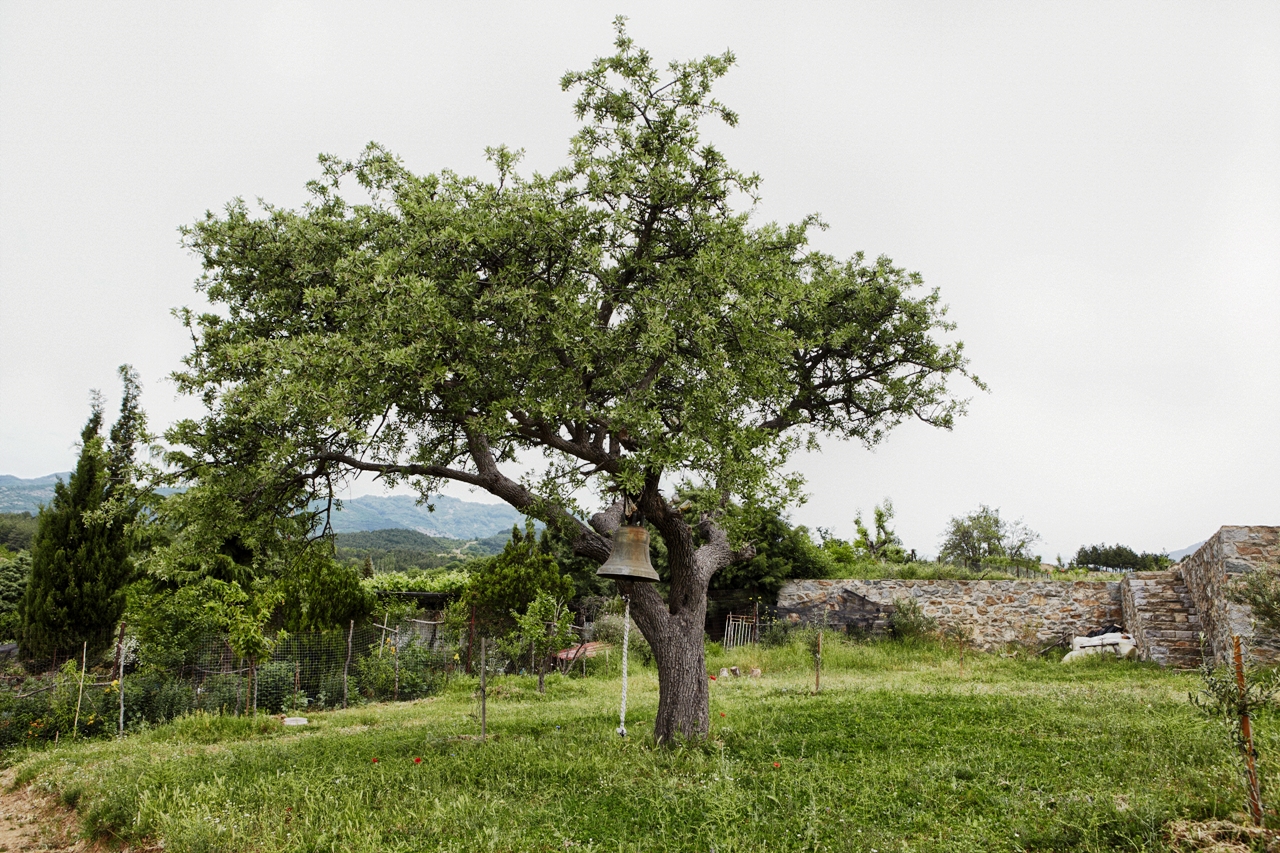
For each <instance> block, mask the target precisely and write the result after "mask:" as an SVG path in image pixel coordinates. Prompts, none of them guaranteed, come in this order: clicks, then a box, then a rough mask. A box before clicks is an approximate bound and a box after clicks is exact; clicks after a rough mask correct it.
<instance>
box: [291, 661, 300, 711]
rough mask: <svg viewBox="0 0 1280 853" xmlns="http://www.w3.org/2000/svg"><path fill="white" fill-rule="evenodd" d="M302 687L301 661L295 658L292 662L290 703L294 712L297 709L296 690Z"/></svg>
mask: <svg viewBox="0 0 1280 853" xmlns="http://www.w3.org/2000/svg"><path fill="white" fill-rule="evenodd" d="M301 689H302V661H300V660H295V661H294V662H293V700H292V701H290V703H289V704H290V705H291V706H292V707H293V710H294V713H297V711H298V691H300V690H301Z"/></svg>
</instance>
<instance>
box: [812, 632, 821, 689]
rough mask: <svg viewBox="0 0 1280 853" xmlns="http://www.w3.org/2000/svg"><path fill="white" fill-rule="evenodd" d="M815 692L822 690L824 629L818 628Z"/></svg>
mask: <svg viewBox="0 0 1280 853" xmlns="http://www.w3.org/2000/svg"><path fill="white" fill-rule="evenodd" d="M813 692H814V693H820V692H822V629H821V628H819V629H818V651H817V653H816V654H815V655H814V656H813Z"/></svg>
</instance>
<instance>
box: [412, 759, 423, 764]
mask: <svg viewBox="0 0 1280 853" xmlns="http://www.w3.org/2000/svg"><path fill="white" fill-rule="evenodd" d="M413 763H414V764H421V763H422V759H421V758H415V759H413Z"/></svg>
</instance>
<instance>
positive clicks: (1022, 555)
mask: <svg viewBox="0 0 1280 853" xmlns="http://www.w3.org/2000/svg"><path fill="white" fill-rule="evenodd" d="M1039 541H1040V534H1038V533H1036V532H1035V531H1034V530H1032V529H1030V528H1029V527H1027V526H1026V525H1025V524H1023V523H1022V521H1021V519H1019V520H1017V521H1007V520H1005V519H1003V518H1001V517H1000V510H999V508H996V509H992V508H991V507H989V506H987V505H986V504H983V505H981V506H979V507H978V508H977V509H976V510H974V511H973V512H971V513H969V514H968V515H964V516H955V517H953V518H952V519H951V521H949V522H948V523H947V529H946V532H945V533H944V534H943V538H942V549H941V551H940V552H939V554H938V556H939V558H941V559H942V560H946V561H950V562H955V563H961V564H963V565H966V566H969V567H970V568H975V569H976V568H980V567H981V566H982V565H983V563H985V562H988V561H991V560H1000V559H1009V560H1031V559H1038V558H1035V557H1034V555H1033V554H1032V553H1031V548H1032V546H1033V545H1035V544H1036V542H1039Z"/></svg>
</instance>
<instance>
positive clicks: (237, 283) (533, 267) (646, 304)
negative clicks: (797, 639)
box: [170, 23, 965, 742]
mask: <svg viewBox="0 0 1280 853" xmlns="http://www.w3.org/2000/svg"><path fill="white" fill-rule="evenodd" d="M616 47H617V52H616V53H615V54H614V55H612V56H608V57H604V58H600V59H597V60H596V61H595V62H594V63H593V64H592V65H591V67H590V68H589V69H588V70H586V71H583V72H577V73H569V74H566V75H565V77H564V78H563V81H562V85H563V87H564V88H565V89H566V90H570V89H572V90H576V91H577V93H578V96H577V102H576V112H577V115H578V117H579V118H580V119H582V120H583V123H582V127H581V129H580V130H579V131H578V133H577V134H576V135H575V136H574V137H573V139H572V143H571V147H570V154H569V160H568V163H567V165H565V166H564V167H563V168H561V169H559V170H558V171H556V172H553V173H552V174H550V175H540V174H535V175H532V176H530V177H522V176H521V175H520V174H518V173H517V171H516V166H517V162H518V155H517V154H515V153H513V152H511V151H510V150H508V149H505V148H499V149H494V150H492V151H490V159H491V161H492V162H493V164H494V166H495V171H496V178H495V179H494V180H492V181H484V180H481V179H478V178H472V177H461V176H458V175H456V174H454V173H451V172H447V171H445V172H441V173H439V174H431V175H425V176H420V175H416V174H413V173H411V172H410V171H408V170H407V169H406V168H405V167H404V166H403V165H402V164H401V163H400V162H399V161H398V160H396V159H395V158H394V157H392V156H390V155H389V154H387V153H386V152H385V151H383V150H382V149H381V148H378V147H376V146H370V148H369V149H367V150H366V151H365V153H364V154H363V156H361V157H360V158H358V159H357V160H356V161H354V162H343V161H339V160H337V159H334V158H327V157H326V158H322V163H323V164H324V175H323V178H322V179H321V180H318V181H315V182H313V183H312V184H311V185H310V189H311V192H312V200H311V202H310V203H309V204H308V205H307V206H306V207H305V208H304V209H302V210H299V211H294V210H284V209H279V208H275V207H269V206H268V207H266V209H265V211H264V212H263V213H262V214H255V213H253V212H252V211H251V210H250V209H249V207H248V206H247V205H245V204H244V203H243V202H240V201H236V202H234V203H232V204H230V205H229V206H228V207H227V208H226V211H225V213H223V214H222V215H215V214H207V215H206V217H205V218H204V219H202V220H201V221H199V222H198V223H196V224H195V225H193V226H191V227H190V228H188V229H186V232H185V235H186V237H185V239H186V243H187V245H188V246H189V247H190V248H191V249H192V250H194V252H196V253H197V254H198V255H199V256H200V257H201V258H202V259H203V262H204V269H205V274H204V276H203V278H202V280H201V282H200V284H199V285H198V287H199V289H200V290H202V291H203V292H204V294H205V295H206V296H207V298H208V299H209V300H210V302H212V303H213V304H214V305H216V306H220V307H219V310H218V311H216V312H214V313H204V314H197V313H195V312H190V311H188V312H184V314H183V317H184V319H185V321H186V323H187V325H188V326H189V327H190V329H191V332H192V334H193V337H194V339H195V346H194V350H193V351H192V353H191V354H190V355H189V356H188V357H187V359H186V365H187V369H186V370H185V371H183V372H181V373H180V374H178V376H177V379H178V381H179V383H180V385H181V387H182V388H184V389H185V390H186V391H188V392H191V393H195V394H200V395H202V396H203V398H204V401H205V403H206V404H207V406H208V408H209V413H208V415H207V416H205V417H204V418H202V419H200V420H193V421H187V422H184V423H181V424H179V425H177V426H176V427H175V428H174V429H173V431H172V432H171V434H170V438H171V440H172V441H174V442H175V443H176V444H178V445H182V446H183V448H184V449H183V450H182V451H181V452H178V453H176V454H175V456H174V459H175V461H177V462H178V463H179V467H180V471H181V474H180V476H184V477H188V478H196V479H199V480H200V481H201V482H202V483H205V484H210V485H211V486H212V487H214V488H217V489H220V490H223V491H224V492H225V493H226V494H227V496H228V498H230V499H232V501H229V502H228V503H229V505H230V503H232V502H234V506H235V507H237V509H236V512H237V513H240V514H242V515H243V516H244V517H246V518H249V517H266V516H268V515H271V514H275V515H276V516H281V515H284V516H290V517H297V516H298V515H300V514H305V512H306V511H307V507H308V506H309V502H311V501H314V500H316V499H317V498H319V499H321V500H323V501H326V502H327V501H328V500H329V499H331V496H332V494H333V490H334V489H335V488H338V487H340V486H341V484H342V483H343V480H344V478H346V477H348V476H350V475H351V474H352V473H353V472H374V473H375V474H377V475H378V476H380V477H382V478H383V479H384V480H386V481H387V482H389V483H397V482H402V481H405V482H409V483H412V484H413V485H414V486H415V487H416V488H417V489H418V490H419V491H420V492H421V493H422V494H423V496H424V497H425V496H427V495H429V494H430V493H432V492H433V491H435V490H437V489H438V488H439V487H440V484H441V482H442V481H444V480H451V481H455V482H458V483H464V484H467V485H470V486H473V487H477V488H481V489H484V490H486V491H488V492H490V493H491V494H493V495H496V496H498V497H499V498H501V499H503V500H505V501H507V502H508V503H510V504H511V505H512V506H514V507H516V508H518V509H520V510H521V511H522V512H524V513H526V514H528V515H531V516H533V517H536V518H539V519H541V520H543V521H545V522H546V523H547V524H548V525H552V526H553V527H556V528H558V531H559V533H560V535H563V536H566V537H568V538H569V539H570V541H572V543H573V550H574V552H575V553H576V554H578V555H581V556H583V557H587V558H590V559H593V560H596V561H597V562H602V561H604V560H605V559H606V558H607V557H608V556H609V552H610V548H611V538H610V536H611V533H612V531H613V530H615V529H616V528H617V527H618V525H619V524H622V523H647V524H648V525H649V526H650V527H651V528H652V529H654V530H655V531H656V532H657V533H658V535H660V536H661V538H662V540H663V542H664V544H665V547H666V552H667V555H668V561H669V567H670V584H669V591H668V594H667V597H666V600H665V601H664V600H663V597H662V595H661V594H660V593H659V591H658V590H657V589H656V588H655V587H654V586H652V585H646V584H636V583H628V582H621V583H620V584H619V587H620V588H621V590H622V592H623V593H624V594H626V595H628V596H630V599H631V602H632V611H633V613H634V616H635V621H636V623H637V625H638V626H639V628H640V630H641V631H642V632H643V634H644V636H645V638H646V639H647V640H648V642H649V644H650V645H651V646H652V648H653V651H654V656H655V658H656V662H657V665H658V674H659V703H658V713H657V717H656V720H655V723H654V734H655V737H656V739H657V740H658V741H659V742H665V741H668V740H671V739H672V738H676V737H679V736H685V737H701V736H703V735H705V733H706V732H707V729H708V723H709V720H708V709H707V679H706V672H705V663H704V653H703V619H704V613H705V610H706V591H707V585H708V583H709V581H710V580H711V577H712V576H713V575H714V574H715V573H716V572H717V571H719V570H720V569H723V568H724V567H726V566H728V565H730V564H731V563H733V562H734V561H736V560H741V559H749V558H750V557H751V556H752V550H751V547H750V543H749V542H732V541H730V538H729V536H728V535H727V533H726V532H725V526H724V525H722V524H721V523H720V522H719V515H720V512H721V510H722V508H723V507H724V506H725V505H727V503H728V501H730V500H731V499H736V500H740V501H744V502H757V503H758V502H762V501H763V502H769V501H772V502H774V503H775V504H782V503H785V501H786V500H787V499H789V498H790V497H791V496H792V495H794V493H795V490H796V489H797V488H798V482H799V481H798V478H796V477H795V476H793V475H790V474H788V473H787V472H786V470H785V465H784V463H785V462H786V460H787V457H788V454H789V453H790V452H792V451H793V450H795V449H796V448H798V447H803V446H806V444H815V443H816V440H817V438H818V437H820V436H824V435H826V436H834V437H839V438H849V439H857V440H860V441H862V442H864V443H866V444H867V445H872V444H875V443H877V442H878V441H880V440H881V439H882V438H883V437H884V435H885V433H886V432H887V431H888V430H889V429H890V428H891V427H893V426H895V425H897V424H898V423H900V422H902V421H903V420H904V419H907V418H911V417H915V418H919V419H921V420H923V421H925V422H926V423H929V424H933V425H935V426H941V427H949V426H951V424H952V420H953V418H954V417H955V415H956V414H957V413H958V412H959V410H960V409H961V408H962V404H961V402H959V401H957V400H955V399H954V398H953V397H952V396H951V395H950V394H949V392H948V390H947V387H946V381H947V378H948V376H949V375H952V374H964V373H965V359H964V358H963V356H962V353H961V345H960V344H959V343H945V342H941V341H940V340H939V339H938V334H939V333H940V332H942V331H944V330H948V329H950V328H951V326H950V324H949V323H948V322H947V321H946V320H945V318H944V314H945V309H944V307H943V306H942V305H941V303H940V301H939V297H938V294H937V292H936V291H932V292H931V291H922V290H921V282H920V279H919V276H918V275H916V274H914V273H908V272H905V271H904V270H902V269H900V268H898V267H895V266H894V265H893V263H892V262H891V261H890V260H889V259H888V258H884V257H881V258H878V259H877V260H875V261H873V262H867V261H866V260H864V258H863V256H862V255H860V254H859V255H855V256H853V257H852V258H851V259H849V260H843V261H842V260H837V259H836V258H834V257H831V256H829V255H825V254H822V253H820V252H816V251H812V250H810V249H809V248H808V246H807V234H808V231H809V230H810V229H811V228H813V227H815V226H817V225H818V222H817V220H816V219H814V218H809V219H806V220H804V221H802V222H800V223H798V224H794V225H777V224H772V223H769V224H754V223H753V222H752V221H751V219H750V212H751V211H750V205H751V203H753V202H754V198H755V193H756V190H757V187H758V183H759V181H758V178H757V177H756V176H755V175H749V174H745V173H743V172H740V171H737V170H735V169H733V168H731V167H730V166H729V165H728V164H727V163H726V161H725V159H724V157H723V156H722V155H721V153H720V152H719V150H718V149H716V148H715V147H714V146H713V145H710V144H707V143H706V142H704V141H703V140H702V139H701V138H700V124H701V123H702V121H703V120H704V119H707V118H709V117H711V118H718V119H720V120H722V121H723V122H724V123H726V124H728V125H733V124H735V123H736V121H737V118H736V116H735V115H734V113H732V112H731V111H729V110H728V109H727V108H726V107H725V106H724V105H722V104H721V103H720V102H719V101H717V100H715V99H714V98H713V97H712V96H711V88H712V84H713V82H714V81H715V80H716V79H717V78H719V77H721V76H722V75H723V74H724V73H725V72H726V71H727V70H728V69H729V67H730V65H731V64H732V62H733V56H732V55H731V54H728V53H726V54H724V55H722V56H712V57H706V58H704V59H701V60H696V61H691V62H673V63H671V64H669V65H668V66H667V67H666V69H665V70H664V69H660V68H658V67H655V65H654V63H653V61H652V60H651V57H650V56H649V54H648V53H647V52H645V51H643V50H640V49H638V48H636V47H635V46H634V45H633V43H632V42H631V40H630V39H629V38H628V37H627V36H626V33H625V31H624V29H623V27H622V25H621V23H619V26H618V36H617V40H616ZM352 182H354V183H356V184H358V185H359V186H358V190H359V192H360V193H361V194H362V195H364V196H365V197H366V198H367V201H365V202H364V203H361V204H349V203H347V202H346V201H344V200H343V197H342V194H343V193H344V192H346V191H347V189H346V187H347V185H348V184H350V183H352ZM744 206H745V207H744ZM680 488H687V489H693V490H694V491H696V492H697V493H698V494H701V495H712V496H714V497H713V498H711V499H701V500H696V501H692V502H683V503H682V502H681V501H680V500H677V499H676V498H675V497H674V496H675V494H676V490H677V489H680ZM591 503H594V504H595V508H600V507H603V509H602V510H601V511H600V512H597V513H595V514H591V512H590V508H589V507H588V506H584V504H591ZM624 516H625V517H624ZM584 519H589V520H585V521H584Z"/></svg>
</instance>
